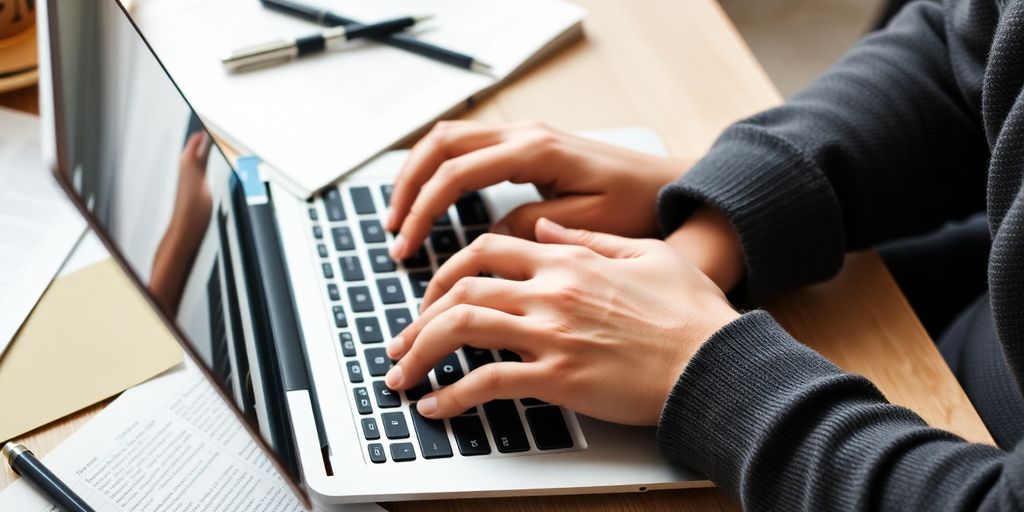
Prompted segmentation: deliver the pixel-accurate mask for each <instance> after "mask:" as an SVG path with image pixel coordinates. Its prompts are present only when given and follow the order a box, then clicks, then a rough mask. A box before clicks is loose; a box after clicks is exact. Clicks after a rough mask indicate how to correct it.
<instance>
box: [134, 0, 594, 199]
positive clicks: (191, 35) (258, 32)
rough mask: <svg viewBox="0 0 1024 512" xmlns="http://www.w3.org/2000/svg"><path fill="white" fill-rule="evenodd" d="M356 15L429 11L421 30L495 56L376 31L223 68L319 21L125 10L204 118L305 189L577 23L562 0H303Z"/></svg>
mask: <svg viewBox="0 0 1024 512" xmlns="http://www.w3.org/2000/svg"><path fill="white" fill-rule="evenodd" d="M305 2H307V3H310V4H315V5H319V6H320V7H323V8H327V9H330V10H331V11H332V12H336V13H338V14H341V15H343V16H346V17H349V18H353V19H357V20H359V21H361V22H373V21H380V20H383V19H387V18H393V17H398V16H404V15H413V14H432V15H434V16H435V17H434V18H433V19H432V20H431V21H430V22H429V23H427V24H425V25H424V27H423V30H421V29H419V28H417V29H416V30H417V37H419V38H421V39H423V40H424V41H427V42H430V43H434V44H437V45H440V46H442V47H445V48H449V49H452V50H455V51H459V52H463V53H466V54H469V55H472V56H474V57H476V58H477V59H479V60H480V61H482V62H486V63H488V64H490V65H491V66H493V68H494V76H487V75H483V74H479V73H473V72H469V71H465V70H462V69H458V68H455V67H452V66H449V65H446V64H442V63H438V62H435V61H432V60H429V59H426V58H424V57H420V56H417V55H413V54H411V53H408V52H405V51H402V50H398V49H395V48H391V47H388V46H384V45H380V44H376V43H370V42H368V43H359V42H355V43H353V44H352V45H351V46H350V47H349V48H346V49H340V50H335V51H329V52H326V53H324V54H320V55H316V56H311V57H308V58H303V59H300V60H298V61H294V62H291V63H288V64H283V65H279V66H276V67H272V68H266V69H262V70H258V71H251V72H247V73H241V74H229V73H227V72H226V71H225V70H224V68H223V66H222V65H221V62H220V56H221V55H222V54H223V53H225V52H226V51H228V50H231V49H234V48H239V47H242V46H247V45H250V44H253V43H260V42H267V41H269V40H275V39H279V38H283V37H290V36H303V35H308V34H311V33H314V32H316V31H317V30H319V28H320V27H318V26H317V25H314V24H311V23H309V22H304V21H301V20H296V19H293V18H291V17H289V16H286V15H283V14H280V13H277V12H273V11H269V10H267V9H264V8H263V7H262V6H261V5H260V2H258V1H256V0H147V1H145V2H138V5H137V7H136V8H135V9H134V10H133V12H132V16H133V17H134V18H135V20H136V22H137V23H138V25H139V26H140V28H141V30H142V32H143V34H144V35H145V37H146V38H147V39H148V40H149V42H150V44H152V46H153V47H154V49H155V50H156V53H157V55H158V56H159V57H160V59H161V60H162V61H163V63H164V65H165V66H166V67H167V69H168V70H169V71H170V73H171V75H172V77H173V78H174V79H175V81H177V83H178V85H179V86H180V87H181V89H182V90H183V92H184V93H185V95H186V96H187V97H188V99H189V100H190V101H191V102H192V105H193V107H195V108H196V110H197V111H198V112H199V114H200V115H201V117H202V118H203V120H204V121H206V122H207V123H208V124H210V125H211V126H212V127H213V128H214V129H215V130H217V131H218V132H219V134H220V135H221V136H224V137H226V138H227V139H228V140H229V141H230V142H232V143H233V144H235V145H237V146H238V147H239V149H242V150H244V151H247V152H251V153H253V154H256V155H259V156H260V157H261V159H262V160H263V161H264V162H267V163H268V164H269V165H270V166H271V167H273V168H274V169H275V173H276V176H275V178H276V179H277V180H278V181H279V182H280V183H281V184H282V185H283V186H285V187H287V188H288V189H289V190H291V191H292V192H293V193H296V194H298V195H301V196H308V195H310V194H312V193H313V192H315V191H316V190H318V189H320V188H322V187H324V186H326V185H327V184H329V183H331V182H333V181H335V180H337V179H338V178H339V177H341V176H342V175H343V174H345V173H347V172H349V171H351V170H353V169H355V168H356V167H358V166H359V165H360V164H362V163H363V162H365V161H367V160H369V159H370V158H371V157H373V156H374V155H376V154H378V153H380V152H382V151H384V150H385V149H388V148H390V147H392V146H394V145H395V144H396V143H398V142H399V141H401V140H402V139H404V138H406V137H407V136H409V135H410V134H412V133H414V132H416V131H418V130H419V129H420V128H422V127H424V126H426V125H428V124H429V123H431V122H432V121H434V120H436V119H438V118H440V117H443V116H445V115H447V114H449V113H450V112H453V111H454V110H456V109H458V108H461V106H462V105H464V104H465V103H466V102H467V101H471V100H472V99H474V98H475V97H476V96H478V95H479V94H481V93H482V92H484V91H486V90H487V89H489V88H491V87H493V86H495V85H497V84H498V83H500V82H501V81H502V80H504V79H505V78H507V77H508V76H509V75H510V74H511V73H513V72H515V71H516V70H518V69H520V68H522V67H524V66H525V65H527V64H528V63H530V62H531V61H533V60H536V59H537V58H540V57H542V56H543V55H544V54H546V53H548V51H550V50H552V49H554V48H557V47H559V46H562V45H563V44H564V43H565V42H567V41H568V40H570V39H573V38H575V37H576V36H578V35H579V34H580V33H581V30H580V27H581V21H582V19H583V17H584V14H585V12H584V11H583V9H581V8H579V7H577V6H575V5H572V4H569V3H567V2H564V1H563V0H391V1H387V2H382V1H377V0H305Z"/></svg>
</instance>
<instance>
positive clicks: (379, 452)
mask: <svg viewBox="0 0 1024 512" xmlns="http://www.w3.org/2000/svg"><path fill="white" fill-rule="evenodd" d="M366 448H367V449H368V450H369V451H370V461H371V462H373V463H374V464H380V463H382V462H387V460H388V458H387V456H386V455H384V446H383V445H381V444H380V443H373V444H371V445H369V446H367V447H366Z"/></svg>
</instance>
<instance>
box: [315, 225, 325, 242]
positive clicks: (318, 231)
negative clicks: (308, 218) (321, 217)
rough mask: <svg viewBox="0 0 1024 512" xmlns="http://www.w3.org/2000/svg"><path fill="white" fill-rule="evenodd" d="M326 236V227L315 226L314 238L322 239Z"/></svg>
mask: <svg viewBox="0 0 1024 512" xmlns="http://www.w3.org/2000/svg"><path fill="white" fill-rule="evenodd" d="M323 237H324V228H322V227H320V226H313V238H316V239H317V240H320V239H322V238H323Z"/></svg>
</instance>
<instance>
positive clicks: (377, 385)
mask: <svg viewBox="0 0 1024 512" xmlns="http://www.w3.org/2000/svg"><path fill="white" fill-rule="evenodd" d="M373 394H374V396H376V397H377V407H380V408H381V409H392V408H395V407H398V406H400V405H402V397H401V396H399V394H398V391H395V390H393V389H391V388H388V386H387V385H386V384H384V381H381V380H379V381H377V382H374V383H373Z"/></svg>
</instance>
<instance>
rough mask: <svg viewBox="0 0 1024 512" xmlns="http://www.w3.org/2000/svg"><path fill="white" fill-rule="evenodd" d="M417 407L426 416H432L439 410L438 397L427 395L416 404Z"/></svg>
mask: <svg viewBox="0 0 1024 512" xmlns="http://www.w3.org/2000/svg"><path fill="white" fill-rule="evenodd" d="M416 409H417V410H418V411H420V414H422V415H424V416H430V415H431V414H434V413H435V412H437V397H436V396H431V395H427V396H425V397H423V398H421V399H420V401H419V403H417V404H416Z"/></svg>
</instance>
